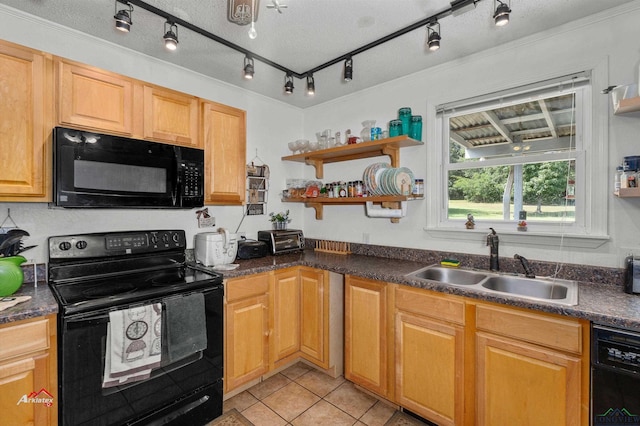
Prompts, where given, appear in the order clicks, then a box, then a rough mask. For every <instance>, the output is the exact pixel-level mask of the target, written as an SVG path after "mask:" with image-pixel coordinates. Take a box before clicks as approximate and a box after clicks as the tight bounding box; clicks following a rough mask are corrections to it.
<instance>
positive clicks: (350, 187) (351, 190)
mask: <svg viewBox="0 0 640 426" xmlns="http://www.w3.org/2000/svg"><path fill="white" fill-rule="evenodd" d="M347 196H348V197H355V196H356V183H355V182H353V181H352V182H349V183H348V184H347Z"/></svg>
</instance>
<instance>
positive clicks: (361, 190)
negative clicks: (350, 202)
mask: <svg viewBox="0 0 640 426" xmlns="http://www.w3.org/2000/svg"><path fill="white" fill-rule="evenodd" d="M355 189H356V197H362V196H363V195H364V185H363V183H362V181H361V180H357V181H355Z"/></svg>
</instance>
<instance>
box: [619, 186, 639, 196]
mask: <svg viewBox="0 0 640 426" xmlns="http://www.w3.org/2000/svg"><path fill="white" fill-rule="evenodd" d="M614 194H615V196H616V197H619V198H637V197H640V188H620V189H619V190H617V191H616V192H614Z"/></svg>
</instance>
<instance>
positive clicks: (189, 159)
mask: <svg viewBox="0 0 640 426" xmlns="http://www.w3.org/2000/svg"><path fill="white" fill-rule="evenodd" d="M53 193H54V202H53V204H54V205H55V206H58V207H79V208H184V209H189V208H193V207H202V206H203V204H204V151H203V150H201V149H196V148H188V147H182V146H175V145H168V144H162V143H157V142H150V141H144V140H137V139H130V138H125V137H121V136H112V135H104V134H99V133H92V132H86V131H83V130H75V129H68V128H64V127H56V128H54V131H53Z"/></svg>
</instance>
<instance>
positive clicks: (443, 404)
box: [395, 286, 465, 425]
mask: <svg viewBox="0 0 640 426" xmlns="http://www.w3.org/2000/svg"><path fill="white" fill-rule="evenodd" d="M395 289H396V314H395V352H396V401H397V402H398V404H400V405H401V406H403V407H406V408H408V409H409V410H411V411H413V412H415V413H416V414H419V415H420V416H422V417H424V418H426V419H428V420H430V421H433V422H435V423H437V424H439V425H455V424H462V422H463V421H462V419H463V415H464V322H465V318H464V314H465V311H464V310H465V305H464V301H463V300H462V299H459V298H453V297H447V296H443V295H439V294H437V293H433V292H428V291H425V290H419V289H413V288H408V287H404V286H395Z"/></svg>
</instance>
